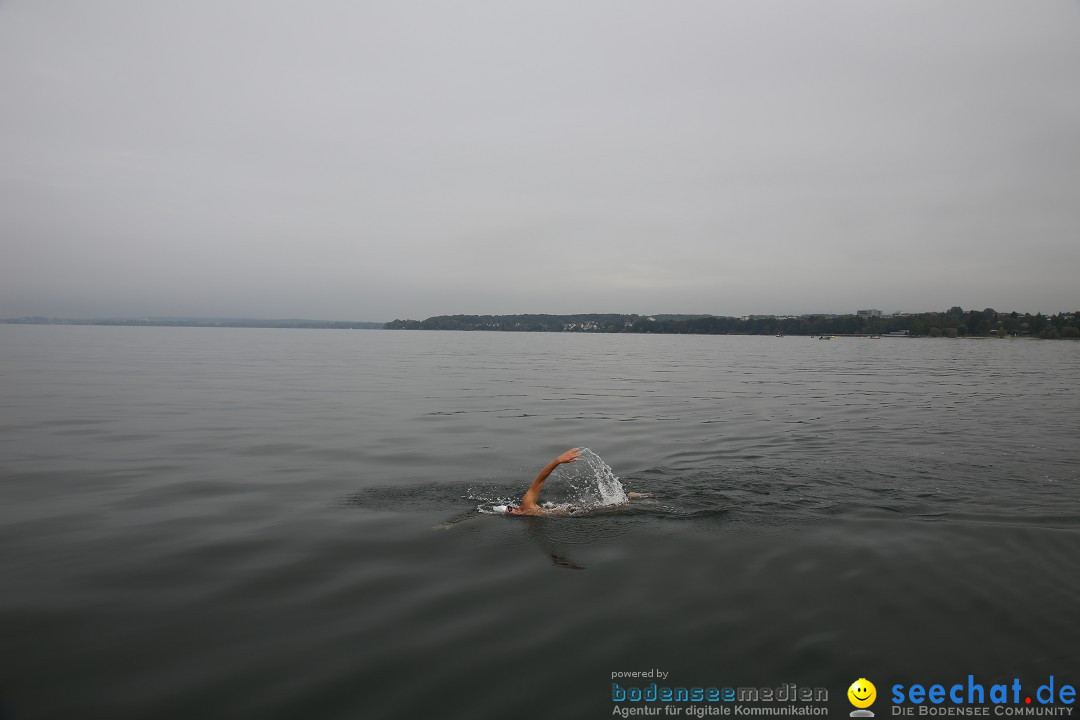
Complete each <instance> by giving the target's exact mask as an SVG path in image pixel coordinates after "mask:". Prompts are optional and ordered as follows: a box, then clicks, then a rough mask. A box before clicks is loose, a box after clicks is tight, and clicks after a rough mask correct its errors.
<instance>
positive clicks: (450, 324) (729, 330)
mask: <svg viewBox="0 0 1080 720" xmlns="http://www.w3.org/2000/svg"><path fill="white" fill-rule="evenodd" d="M0 324H4V325H95V326H110V327H195V328H213V327H222V328H272V329H310V330H381V329H385V330H455V331H467V332H572V333H589V334H596V333H635V334H657V335H791V336H803V337H822V338H826V339H827V338H830V337H834V336H835V337H879V336H880V337H949V338H957V337H966V338H980V337H982V338H987V337H997V338H1006V337H1035V338H1039V339H1044V340H1047V339H1059V338H1065V339H1070V338H1072V339H1076V338H1080V312H1060V313H1057V314H1055V315H1043V314H1042V313H1036V314H1035V315H1032V314H1030V313H1023V314H1021V313H1018V312H1009V313H1003V312H997V311H995V310H993V309H992V308H986V309H985V310H971V311H964V310H963V309H962V308H960V307H953V308H950V309H949V310H947V311H944V312H925V313H896V314H893V315H886V314H884V313H881V312H880V311H878V310H863V311H859V312H858V313H855V314H848V315H835V314H808V315H748V316H743V317H738V318H737V317H727V316H721V315H664V314H657V315H626V314H617V313H585V314H577V315H545V314H519V315H436V316H433V317H429V318H427V319H426V320H393V321H391V322H387V323H381V322H369V321H356V320H306V319H298V318H285V319H271V320H257V319H252V318H193V317H142V318H51V317H40V316H28V317H18V318H0Z"/></svg>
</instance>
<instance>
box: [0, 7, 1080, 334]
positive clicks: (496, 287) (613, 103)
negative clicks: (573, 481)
mask: <svg viewBox="0 0 1080 720" xmlns="http://www.w3.org/2000/svg"><path fill="white" fill-rule="evenodd" d="M0 237H2V241H0V242H2V245H0V250H2V256H0V257H2V260H0V317H9V316H17V315H27V314H40V315H55V316H70V317H90V316H101V315H200V316H245V317H311V318H326V319H354V320H389V319H393V318H405V317H412V318H422V317H427V316H429V315H435V314H444V313H517V312H551V313H570V312H642V313H660V312H693V313H714V314H722V315H742V314H746V313H802V312H853V311H854V310H856V309H859V308H868V307H874V308H880V309H882V310H886V311H891V310H912V311H918V310H940V309H945V308H948V307H949V306H951V305H957V304H959V305H962V306H963V307H965V308H966V309H970V308H977V309H981V308H983V307H986V306H991V307H995V308H997V309H999V310H1011V309H1016V310H1021V311H1023V310H1029V311H1031V312H1035V311H1038V310H1041V311H1044V312H1046V311H1058V310H1074V309H1077V308H1078V307H1080V291H1078V288H1080V278H1078V276H1080V2H1078V1H1077V0H1061V1H1057V0H1045V1H1044V0H1040V1H1038V2H1019V1H1017V0H1008V1H1006V2H998V1H996V0H962V1H961V0H877V1H871V2H868V1H867V0H843V1H837V0H814V1H813V2H805V1H804V0H791V1H787V2H774V1H771V0H726V1H720V0H709V1H707V2H687V1H682V0H675V1H667V0H650V1H648V2H640V1H636V0H611V1H605V2H599V1H593V0H572V1H566V2H561V1H559V0H543V1H542V2H541V1H538V2H515V1H514V0H491V1H490V2H479V1H477V0H457V1H454V2H446V1H440V2H408V1H404V2H402V1H393V2H391V1H386V2H359V1H354V0H349V1H342V2H329V1H327V2H276V1H268V0H243V1H230V0H207V1H202V2H200V1H192V0H184V1H183V2H181V1H179V0H154V1H152V2H147V1H145V0H129V1H127V2H113V1H96V0H66V1H65V0H11V1H6V2H0Z"/></svg>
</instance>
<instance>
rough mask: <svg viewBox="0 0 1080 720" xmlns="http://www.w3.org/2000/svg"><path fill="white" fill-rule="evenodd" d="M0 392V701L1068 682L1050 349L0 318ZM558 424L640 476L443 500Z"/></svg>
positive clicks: (74, 703)
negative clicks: (578, 496)
mask: <svg viewBox="0 0 1080 720" xmlns="http://www.w3.org/2000/svg"><path fill="white" fill-rule="evenodd" d="M0 393H2V394H0V403H2V405H0V407H2V410H0V578H2V590H0V639H2V646H0V647H2V653H0V717H3V718H19V719H20V720H22V719H31V720H32V719H35V718H80V717H87V718H161V719H169V718H177V719H179V718H184V719H185V720H188V719H190V718H196V717H197V718H314V719H323V718H606V717H610V716H611V714H612V709H613V703H612V687H611V683H612V673H615V672H624V671H640V670H649V669H657V668H658V669H661V670H663V671H664V672H667V673H670V675H669V676H668V680H667V681H666V682H667V683H668V684H670V685H682V686H691V685H695V686H703V687H706V686H717V687H722V686H743V685H745V686H759V687H764V686H773V687H775V686H779V685H781V684H783V683H796V684H798V685H799V686H800V687H824V688H827V689H828V691H829V694H830V700H829V703H828V704H827V705H828V707H829V709H830V714H831V715H832V716H834V717H846V716H847V712H848V711H850V710H851V709H852V708H851V706H850V705H849V704H848V703H847V701H846V698H845V695H844V693H845V692H846V689H847V687H848V685H849V684H851V682H852V681H854V680H855V679H857V678H860V677H865V678H869V679H871V680H873V682H874V683H876V685H877V688H878V693H879V700H878V704H877V705H876V706H875V708H874V709H875V710H877V711H878V717H883V716H887V715H888V712H889V710H888V703H887V696H888V695H889V691H888V688H889V687H891V686H892V685H893V684H894V683H906V684H910V683H916V682H918V683H925V684H931V683H937V682H942V683H946V684H948V683H951V682H961V681H964V680H966V678H967V676H968V675H969V674H974V675H976V676H977V678H978V679H979V680H980V681H983V682H984V683H986V684H987V685H989V683H992V682H998V681H1011V679H1012V678H1014V677H1015V678H1019V679H1020V680H1021V681H1022V682H1023V683H1025V687H1026V688H1027V690H1026V691H1034V688H1035V685H1037V684H1041V683H1043V682H1045V681H1046V679H1047V678H1048V677H1049V676H1050V675H1054V676H1055V678H1056V679H1057V682H1058V683H1061V682H1071V683H1072V684H1074V685H1077V684H1080V628H1078V625H1077V612H1076V608H1077V598H1078V596H1080V572H1078V570H1080V567H1078V564H1080V563H1078V560H1080V492H1078V490H1080V477H1078V474H1080V462H1078V461H1080V442H1078V438H1080V343H1076V342H1069V341H1045V342H1041V341H1036V340H916V339H890V338H886V339H882V340H869V339H857V338H843V339H836V340H831V341H827V342H826V341H820V340H817V339H810V338H804V337H785V338H773V337H734V336H733V337H704V336H649V335H575V334H499V333H448V332H424V331H417V332H407V331H317V330H310V331H309V330H254V329H252V330H245V329H196V328H110V327H56V326H3V325H0ZM575 446H582V447H589V448H591V449H592V450H593V451H595V452H596V453H597V454H598V455H599V456H600V457H602V458H603V460H604V461H605V462H607V463H608V464H609V465H610V466H611V467H612V468H613V470H614V472H615V473H616V474H617V475H618V476H619V478H620V479H621V481H622V484H623V485H624V486H625V488H626V490H628V491H636V492H641V493H647V494H649V495H650V497H648V498H644V499H641V500H636V501H632V502H631V503H630V504H629V505H628V506H625V507H616V508H604V509H602V510H598V511H593V512H587V513H582V514H578V515H573V516H569V517H545V518H521V517H502V516H494V515H485V514H482V513H480V512H478V511H477V507H478V506H485V504H486V505H487V506H490V505H491V504H493V503H496V502H498V501H500V500H506V499H516V498H520V496H521V494H522V493H523V492H524V490H525V488H526V487H527V486H528V484H529V482H530V481H531V480H532V478H533V477H534V476H535V475H536V473H537V471H538V470H539V469H540V468H541V467H543V466H544V465H545V464H546V463H547V462H548V461H549V460H551V459H552V458H553V457H555V456H556V455H557V454H558V453H560V452H562V451H564V450H566V449H567V448H570V447H575ZM571 467H573V466H564V467H563V468H560V469H559V470H557V471H556V473H555V474H554V475H553V476H552V477H551V479H550V480H549V481H548V485H547V487H546V488H545V497H548V496H550V497H552V498H555V497H557V496H558V495H559V494H560V493H565V492H567V484H566V478H565V477H563V478H560V475H561V473H563V472H564V471H566V470H567V469H569V468H571ZM620 682H623V683H624V684H625V683H630V684H633V683H637V684H641V685H643V684H645V682H646V681H635V680H630V681H620Z"/></svg>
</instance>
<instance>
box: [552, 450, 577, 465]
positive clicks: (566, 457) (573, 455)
mask: <svg viewBox="0 0 1080 720" xmlns="http://www.w3.org/2000/svg"><path fill="white" fill-rule="evenodd" d="M579 457H581V451H580V450H578V449H577V448H573V449H572V450H567V451H566V452H564V453H563V454H562V455H560V456H559V457H557V458H555V462H557V463H559V464H560V465H561V464H563V463H572V462H574V461H575V460H577V459H578V458H579Z"/></svg>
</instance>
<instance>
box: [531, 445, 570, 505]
mask: <svg viewBox="0 0 1080 720" xmlns="http://www.w3.org/2000/svg"><path fill="white" fill-rule="evenodd" d="M580 456H581V451H580V450H578V449H577V448H574V449H572V450H567V451H566V452H564V453H563V454H562V455H560V456H559V457H557V458H555V459H554V460H552V461H551V462H549V463H548V464H547V465H546V466H544V469H543V470H541V471H540V474H539V475H537V476H536V479H535V480H533V482H532V485H530V486H529V489H528V490H527V491H526V492H525V497H523V498H521V508H520V509H521V510H532V509H534V508H535V507H536V499H537V498H538V497H540V489H541V488H542V487H544V481H545V480H547V478H548V475H550V474H551V473H552V472H554V470H555V468H557V467H559V466H560V465H562V464H563V463H572V462H574V461H575V460H577V459H578V457H580Z"/></svg>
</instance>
